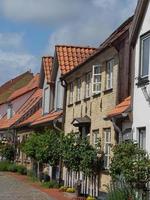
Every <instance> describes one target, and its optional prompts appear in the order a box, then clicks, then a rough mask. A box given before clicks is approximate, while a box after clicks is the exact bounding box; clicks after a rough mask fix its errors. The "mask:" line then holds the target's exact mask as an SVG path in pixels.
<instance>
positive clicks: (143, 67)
mask: <svg viewBox="0 0 150 200" xmlns="http://www.w3.org/2000/svg"><path fill="white" fill-rule="evenodd" d="M140 51H141V62H140V73H139V75H140V77H141V78H146V77H148V74H149V66H150V33H149V34H147V35H146V36H143V37H141V50H140Z"/></svg>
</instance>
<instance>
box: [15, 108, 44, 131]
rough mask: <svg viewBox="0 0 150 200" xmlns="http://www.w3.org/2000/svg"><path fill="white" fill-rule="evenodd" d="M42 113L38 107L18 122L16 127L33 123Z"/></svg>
mask: <svg viewBox="0 0 150 200" xmlns="http://www.w3.org/2000/svg"><path fill="white" fill-rule="evenodd" d="M41 115H42V108H40V109H38V110H37V111H36V112H35V113H34V114H33V115H31V116H30V117H29V118H27V119H25V120H24V121H22V122H20V123H19V124H18V125H17V127H21V126H26V125H29V124H31V123H33V122H34V121H36V120H37V119H39V118H40V117H41Z"/></svg>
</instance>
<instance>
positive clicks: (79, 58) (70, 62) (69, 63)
mask: <svg viewBox="0 0 150 200" xmlns="http://www.w3.org/2000/svg"><path fill="white" fill-rule="evenodd" d="M95 51H96V48H93V47H80V46H67V45H56V53H57V57H58V63H59V66H60V70H61V74H62V75H64V74H66V73H67V72H69V71H71V70H72V69H74V68H75V67H76V66H78V65H79V64H81V63H82V62H83V61H84V60H85V59H87V58H88V57H89V56H90V55H92V54H93V53H94V52H95Z"/></svg>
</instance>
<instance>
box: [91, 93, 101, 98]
mask: <svg viewBox="0 0 150 200" xmlns="http://www.w3.org/2000/svg"><path fill="white" fill-rule="evenodd" d="M100 95H101V92H99V93H95V94H93V95H92V96H93V98H96V97H99V96H100Z"/></svg>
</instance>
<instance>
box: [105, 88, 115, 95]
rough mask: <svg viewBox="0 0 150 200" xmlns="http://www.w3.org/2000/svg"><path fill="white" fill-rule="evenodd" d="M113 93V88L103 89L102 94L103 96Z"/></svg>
mask: <svg viewBox="0 0 150 200" xmlns="http://www.w3.org/2000/svg"><path fill="white" fill-rule="evenodd" d="M112 91H113V88H109V89H105V90H104V91H103V92H104V94H107V93H111V92H112Z"/></svg>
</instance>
